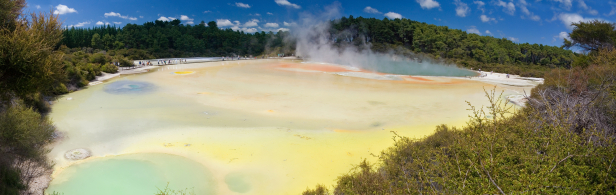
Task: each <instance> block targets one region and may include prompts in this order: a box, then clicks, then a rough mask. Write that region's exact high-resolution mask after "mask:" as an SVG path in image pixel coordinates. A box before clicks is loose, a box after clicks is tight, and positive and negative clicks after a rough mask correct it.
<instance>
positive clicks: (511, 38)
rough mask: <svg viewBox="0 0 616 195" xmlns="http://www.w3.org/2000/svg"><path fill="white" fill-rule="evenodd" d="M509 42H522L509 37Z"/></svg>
mask: <svg viewBox="0 0 616 195" xmlns="http://www.w3.org/2000/svg"><path fill="white" fill-rule="evenodd" d="M509 40H511V41H513V42H518V43H519V42H520V39H518V38H515V37H509Z"/></svg>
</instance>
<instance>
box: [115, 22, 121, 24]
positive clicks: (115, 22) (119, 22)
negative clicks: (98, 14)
mask: <svg viewBox="0 0 616 195" xmlns="http://www.w3.org/2000/svg"><path fill="white" fill-rule="evenodd" d="M113 23H114V24H122V22H113Z"/></svg>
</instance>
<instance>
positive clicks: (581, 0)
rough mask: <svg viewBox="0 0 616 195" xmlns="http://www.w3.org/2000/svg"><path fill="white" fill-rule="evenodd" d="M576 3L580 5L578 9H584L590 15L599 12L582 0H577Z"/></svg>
mask: <svg viewBox="0 0 616 195" xmlns="http://www.w3.org/2000/svg"><path fill="white" fill-rule="evenodd" d="M578 3H579V5H580V9H583V10H585V11H586V12H588V13H589V14H592V15H597V14H599V12H598V11H597V10H594V9H592V8H591V7H590V6H588V5H586V3H585V2H584V0H578Z"/></svg>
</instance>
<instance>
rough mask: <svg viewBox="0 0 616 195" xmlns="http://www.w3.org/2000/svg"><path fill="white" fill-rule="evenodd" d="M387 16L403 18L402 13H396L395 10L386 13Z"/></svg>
mask: <svg viewBox="0 0 616 195" xmlns="http://www.w3.org/2000/svg"><path fill="white" fill-rule="evenodd" d="M385 17H388V18H389V19H396V18H402V15H400V14H399V13H395V12H387V13H386V14H385Z"/></svg>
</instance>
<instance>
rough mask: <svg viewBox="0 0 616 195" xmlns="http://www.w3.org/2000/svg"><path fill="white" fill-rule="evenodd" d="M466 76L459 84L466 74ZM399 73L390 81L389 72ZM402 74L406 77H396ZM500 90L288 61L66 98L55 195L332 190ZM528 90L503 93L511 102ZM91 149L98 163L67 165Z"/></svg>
mask: <svg viewBox="0 0 616 195" xmlns="http://www.w3.org/2000/svg"><path fill="white" fill-rule="evenodd" d="M453 72H455V73H457V72H460V74H462V75H460V76H464V75H466V74H474V73H472V72H471V73H469V72H468V71H460V70H454V71H453ZM389 73H391V72H389ZM400 74H402V73H400ZM484 87H485V88H486V89H492V88H493V87H494V84H489V83H485V82H479V81H475V80H473V79H467V78H463V77H461V78H455V77H427V76H426V77H423V76H407V75H390V74H384V73H375V72H370V71H366V70H363V69H358V68H349V67H344V66H338V65H331V64H321V63H302V62H300V61H291V60H245V61H222V62H206V63H191V64H180V65H168V66H164V67H160V68H157V69H152V70H151V71H150V72H148V73H144V74H138V75H128V76H126V75H122V76H121V77H118V78H114V79H112V80H109V81H106V82H104V83H102V84H99V85H94V86H90V87H88V88H87V89H84V90H81V91H77V92H74V93H70V94H67V95H65V96H63V97H61V98H60V99H59V100H58V101H56V102H55V103H54V105H53V111H52V113H51V115H50V116H51V118H52V120H53V121H54V123H55V124H56V126H57V128H58V130H59V131H61V132H63V138H62V139H61V140H60V141H58V142H57V143H56V144H55V145H54V148H53V150H52V151H51V153H50V154H49V157H50V159H52V160H53V161H54V162H55V163H56V166H55V170H54V173H53V175H52V177H53V180H52V182H51V184H50V187H49V188H48V190H47V193H51V192H54V191H57V192H62V193H64V194H65V195H73V194H154V193H155V192H156V191H157V188H160V189H163V188H164V187H165V186H166V185H169V187H170V188H171V189H175V190H182V189H188V190H189V191H192V192H195V194H300V193H301V192H302V191H303V190H305V189H306V188H307V187H314V186H315V185H316V184H324V185H326V186H331V185H332V184H334V183H335V180H336V178H337V176H339V175H340V174H342V173H346V172H348V171H349V170H350V168H352V166H353V165H355V164H358V163H359V162H360V161H361V160H362V159H368V160H369V161H371V162H377V160H378V159H377V158H375V157H373V156H372V155H370V154H371V153H373V154H377V155H378V153H379V152H380V151H382V150H384V149H386V148H387V147H390V146H392V144H393V141H392V135H393V134H392V133H391V132H390V131H396V132H397V133H398V134H400V135H402V136H410V137H417V138H419V137H423V136H426V135H429V134H431V133H432V132H433V131H434V129H435V126H437V125H439V124H448V125H452V126H463V125H464V124H465V122H466V121H467V116H468V114H469V111H467V110H466V109H467V108H468V106H467V104H466V102H465V101H469V102H471V103H472V104H473V105H476V106H480V105H486V104H487V99H486V98H485V97H484ZM530 88H531V87H528V86H526V87H515V86H506V85H503V86H501V85H499V87H498V88H497V90H499V91H502V90H504V91H505V95H516V94H523V90H526V91H527V92H529V91H530ZM77 148H83V149H87V150H89V151H91V153H92V157H90V158H87V159H85V160H77V161H73V160H68V159H66V158H65V157H64V155H65V153H66V152H67V151H69V150H73V149H77Z"/></svg>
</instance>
